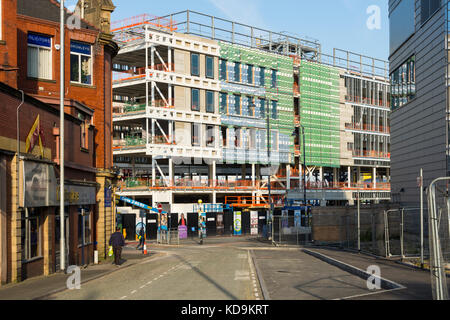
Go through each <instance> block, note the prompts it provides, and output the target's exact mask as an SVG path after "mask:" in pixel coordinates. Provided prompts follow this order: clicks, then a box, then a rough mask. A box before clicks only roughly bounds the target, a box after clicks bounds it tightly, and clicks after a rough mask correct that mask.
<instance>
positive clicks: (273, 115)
mask: <svg viewBox="0 0 450 320" xmlns="http://www.w3.org/2000/svg"><path fill="white" fill-rule="evenodd" d="M277 105H278V102H277V101H275V100H273V101H272V119H277V116H278V115H277Z"/></svg>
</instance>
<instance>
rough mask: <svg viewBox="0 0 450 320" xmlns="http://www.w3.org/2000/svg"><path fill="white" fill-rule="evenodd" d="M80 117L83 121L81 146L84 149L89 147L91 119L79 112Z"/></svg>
mask: <svg viewBox="0 0 450 320" xmlns="http://www.w3.org/2000/svg"><path fill="white" fill-rule="evenodd" d="M78 119H80V120H81V121H82V122H81V125H80V126H81V136H80V139H81V143H80V146H81V148H83V149H89V125H90V119H89V117H88V116H86V115H84V114H82V113H78Z"/></svg>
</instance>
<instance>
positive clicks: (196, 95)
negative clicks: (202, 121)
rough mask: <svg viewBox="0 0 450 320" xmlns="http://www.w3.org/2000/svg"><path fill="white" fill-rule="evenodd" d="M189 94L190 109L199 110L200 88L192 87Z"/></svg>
mask: <svg viewBox="0 0 450 320" xmlns="http://www.w3.org/2000/svg"><path fill="white" fill-rule="evenodd" d="M191 94H192V97H191V110H193V111H200V90H199V89H192V90H191Z"/></svg>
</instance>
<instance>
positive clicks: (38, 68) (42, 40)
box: [27, 33, 53, 80]
mask: <svg viewBox="0 0 450 320" xmlns="http://www.w3.org/2000/svg"><path fill="white" fill-rule="evenodd" d="M27 42H28V52H27V61H28V65H27V72H28V73H27V74H28V77H31V78H38V79H47V80H51V79H52V64H53V63H52V38H51V37H50V36H44V35H38V34H32V33H29V34H28V40H27Z"/></svg>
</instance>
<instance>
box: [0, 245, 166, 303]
mask: <svg viewBox="0 0 450 320" xmlns="http://www.w3.org/2000/svg"><path fill="white" fill-rule="evenodd" d="M156 255H159V254H157V253H153V252H151V253H149V254H148V255H146V256H144V255H143V254H142V251H137V250H136V249H135V247H134V248H132V247H130V243H127V245H126V247H125V248H124V249H123V251H122V264H121V266H120V267H117V266H116V265H114V264H112V259H111V260H106V261H103V262H102V263H101V264H98V265H89V266H88V267H87V268H86V269H83V268H81V284H83V283H86V282H88V281H91V280H94V279H98V278H100V277H103V276H105V275H108V274H110V273H112V272H114V271H117V270H123V269H124V268H128V267H130V266H133V265H135V264H137V263H139V262H141V261H143V260H145V259H152V258H153V257H155V256H156ZM69 276H70V275H68V274H65V273H63V272H58V273H55V274H52V275H50V276H41V277H36V278H32V279H27V280H25V281H23V282H20V283H16V284H8V285H5V286H1V287H0V300H39V299H43V298H45V297H46V296H48V295H50V294H54V293H57V292H61V291H64V290H66V289H67V285H66V282H67V279H68V278H69Z"/></svg>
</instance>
